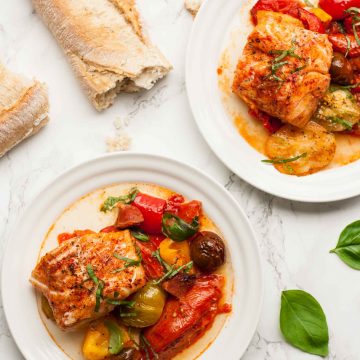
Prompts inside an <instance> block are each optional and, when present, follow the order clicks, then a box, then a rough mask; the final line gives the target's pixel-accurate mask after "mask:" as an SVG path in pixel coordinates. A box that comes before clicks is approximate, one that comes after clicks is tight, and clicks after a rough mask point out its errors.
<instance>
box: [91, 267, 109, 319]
mask: <svg viewBox="0 0 360 360" xmlns="http://www.w3.org/2000/svg"><path fill="white" fill-rule="evenodd" d="M86 270H87V273H88V274H89V277H90V279H91V280H92V281H93V282H94V284H95V285H97V288H96V293H95V296H96V302H95V310H94V311H95V312H99V309H100V303H101V300H102V298H103V290H104V286H105V284H104V281H103V280H101V279H98V278H97V276H96V275H95V272H94V269H93V267H92V265H91V264H88V265H86Z"/></svg>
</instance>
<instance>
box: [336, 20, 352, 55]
mask: <svg viewBox="0 0 360 360" xmlns="http://www.w3.org/2000/svg"><path fill="white" fill-rule="evenodd" d="M336 23H337V24H338V27H339V29H340V32H341V33H342V34H343V35H345V39H346V52H345V57H347V56H348V54H349V51H350V48H351V42H350V39H349V37H348V36H347V33H346V31H345V28H344V25H343V23H342V22H340V21H337V22H336Z"/></svg>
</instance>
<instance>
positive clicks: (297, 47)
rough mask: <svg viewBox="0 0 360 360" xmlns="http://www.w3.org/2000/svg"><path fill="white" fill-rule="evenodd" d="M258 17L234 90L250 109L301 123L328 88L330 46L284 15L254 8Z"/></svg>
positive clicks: (307, 117) (325, 36)
mask: <svg viewBox="0 0 360 360" xmlns="http://www.w3.org/2000/svg"><path fill="white" fill-rule="evenodd" d="M257 19H258V24H257V26H256V27H255V29H254V31H253V32H252V33H251V34H250V36H249V38H248V42H247V44H246V46H245V49H244V52H243V55H242V57H241V59H240V61H239V63H238V66H237V69H236V73H235V79H234V82H233V91H234V93H236V94H237V95H238V96H239V97H240V98H241V99H242V100H243V101H244V102H245V103H246V104H247V105H248V106H249V107H250V108H252V109H254V108H257V109H260V110H262V111H265V112H266V113H268V114H270V115H271V116H274V117H277V118H279V119H280V120H282V121H283V122H287V123H290V124H292V125H295V126H298V127H304V126H305V125H306V124H307V123H308V121H309V120H310V118H311V116H312V114H313V113H314V112H315V110H316V108H317V105H318V103H319V101H320V99H321V98H322V97H323V96H324V94H325V92H326V90H327V89H328V87H329V84H330V74H329V69H330V65H331V59H332V46H331V44H330V42H329V40H328V38H327V35H324V34H318V33H315V32H313V31H310V30H306V29H304V26H303V24H302V23H301V21H300V20H297V19H295V18H293V17H291V16H289V15H285V14H281V13H275V12H271V11H258V13H257Z"/></svg>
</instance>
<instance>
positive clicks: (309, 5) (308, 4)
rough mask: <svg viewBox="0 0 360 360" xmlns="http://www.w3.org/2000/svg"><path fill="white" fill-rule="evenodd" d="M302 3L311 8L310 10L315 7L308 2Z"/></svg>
mask: <svg viewBox="0 0 360 360" xmlns="http://www.w3.org/2000/svg"><path fill="white" fill-rule="evenodd" d="M304 3H305V5H306V6H308V7H312V8H314V7H315V5H314V4H313V3H311V2H310V1H309V0H304Z"/></svg>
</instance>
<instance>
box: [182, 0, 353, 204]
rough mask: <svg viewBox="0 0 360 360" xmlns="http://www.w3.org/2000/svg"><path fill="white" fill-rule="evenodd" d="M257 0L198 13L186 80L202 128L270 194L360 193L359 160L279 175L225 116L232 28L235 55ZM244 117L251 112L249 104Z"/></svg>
mask: <svg viewBox="0 0 360 360" xmlns="http://www.w3.org/2000/svg"><path fill="white" fill-rule="evenodd" d="M255 2H256V1H255V0H251V1H248V0H233V1H217V0H207V1H206V2H205V3H204V4H203V6H202V8H201V10H200V12H199V14H198V15H197V16H196V19H195V23H194V26H193V30H192V35H191V38H190V43H189V48H188V54H187V64H186V84H187V90H188V96H189V101H190V104H191V107H192V111H193V114H194V116H195V119H196V122H197V124H198V126H199V128H200V131H201V132H202V134H203V136H204V138H205V139H206V141H207V143H208V144H209V146H210V147H211V148H212V150H213V151H214V152H215V153H216V155H217V156H218V157H219V159H220V160H221V161H222V162H223V163H224V164H225V165H226V166H227V167H228V168H230V169H231V170H232V171H234V172H235V173H236V174H237V175H238V176H240V177H241V178H242V179H244V180H245V181H247V182H248V183H250V184H251V185H253V186H255V187H257V188H258V189H261V190H263V191H266V192H268V193H270V194H273V195H276V196H279V197H283V198H286V199H290V200H297V201H304V202H329V201H335V200H342V199H346V198H350V197H354V196H356V195H359V194H360V176H359V173H360V161H357V162H355V163H352V164H349V165H346V166H342V167H339V168H333V169H329V170H324V171H320V172H319V173H316V174H313V175H309V176H305V177H295V176H288V175H284V174H281V173H279V172H278V171H277V170H275V169H274V168H273V167H272V166H268V165H265V164H264V163H262V162H261V160H262V159H263V158H264V156H263V155H261V154H260V153H258V152H257V151H256V150H255V149H253V148H252V147H251V146H250V145H249V144H248V143H247V142H246V141H245V140H244V139H243V138H242V136H241V135H240V134H239V133H238V130H237V129H236V127H235V125H234V122H233V119H232V118H231V117H230V116H229V115H228V114H227V112H226V110H225V108H224V106H223V104H222V101H221V96H222V94H221V92H220V90H219V86H218V76H217V68H218V66H219V60H220V57H221V54H222V52H223V50H224V48H225V47H227V46H228V42H229V37H230V35H231V33H232V32H233V33H234V31H237V33H236V36H237V39H238V44H237V46H236V47H234V52H235V53H234V56H237V57H238V56H240V54H241V50H242V47H243V45H244V44H245V42H246V39H247V36H248V34H249V33H250V31H251V27H252V25H251V22H250V16H249V11H250V9H251V7H252V5H253V4H254V3H255ZM239 101H240V100H239ZM243 116H248V115H247V112H246V108H245V107H244V109H243Z"/></svg>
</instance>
